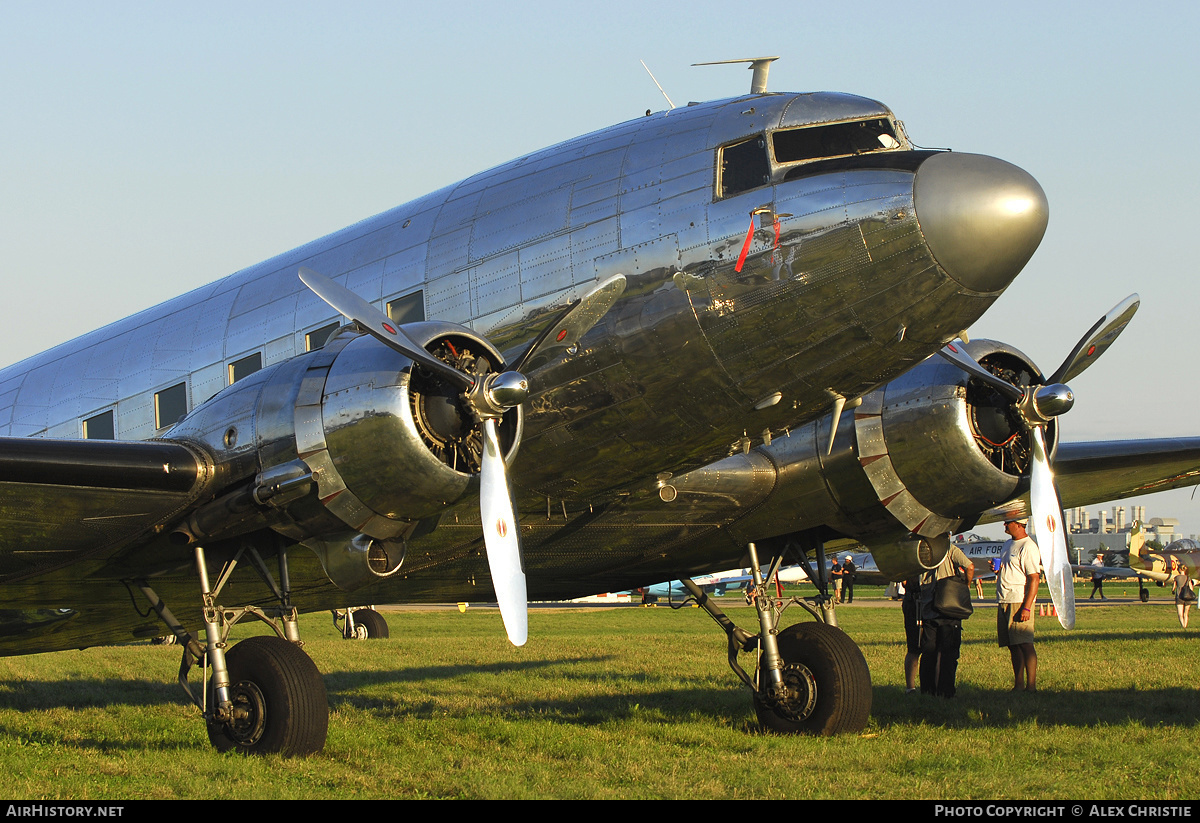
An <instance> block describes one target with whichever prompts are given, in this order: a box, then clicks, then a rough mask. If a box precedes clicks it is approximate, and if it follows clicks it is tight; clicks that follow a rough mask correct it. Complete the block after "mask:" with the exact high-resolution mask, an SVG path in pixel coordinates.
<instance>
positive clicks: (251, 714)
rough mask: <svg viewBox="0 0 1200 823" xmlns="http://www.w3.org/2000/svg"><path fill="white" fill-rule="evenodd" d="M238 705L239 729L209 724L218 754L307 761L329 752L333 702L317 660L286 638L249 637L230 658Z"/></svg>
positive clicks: (231, 683)
mask: <svg viewBox="0 0 1200 823" xmlns="http://www.w3.org/2000/svg"><path fill="white" fill-rule="evenodd" d="M225 662H226V665H228V667H229V682H230V689H231V691H232V697H233V701H234V703H235V705H237V706H239V707H240V708H241V709H243V710H244V712H243V713H244V714H247V715H248V716H247V717H242V718H241V720H240V721H239V722H238V723H235V724H234V725H233V726H229V725H225V724H220V723H209V725H208V739H209V741H211V742H212V744H213V746H214V747H216V749H217V751H222V752H224V751H229V750H231V749H232V750H236V751H239V752H241V753H243V754H281V755H283V756H284V757H304V756H306V755H310V754H316V753H317V752H319V751H321V749H323V748H324V747H325V737H326V735H327V734H328V732H329V699H328V697H327V695H326V693H325V681H324V680H323V679H321V673H320V672H319V671H317V666H316V664H315V663H313V661H312V658H311V657H309V656H308V655H307V654H305V653H304V652H303V651H301V649H300V647H299V646H297V645H296V644H295V643H291V642H289V641H287V640H284V639H282V638H280V637H275V636H265V637H248V638H246V639H245V640H243V641H242V642H240V643H238V644H237V645H236V646H234V647H233V648H231V649H230V650H229V651H228V652H227V653H226V655H225Z"/></svg>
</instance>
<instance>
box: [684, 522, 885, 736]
mask: <svg viewBox="0 0 1200 823" xmlns="http://www.w3.org/2000/svg"><path fill="white" fill-rule="evenodd" d="M748 548H749V552H750V566H751V571H752V574H753V576H754V581H753V583H752V585H751V588H750V590H749V593H748V595H747V599H748V600H749V601H751V602H752V603H753V604H754V606H755V607H756V610H757V612H758V622H759V633H758V634H756V635H752V634H750V633H748V632H746V631H744V630H743V629H740V628H738V627H737V626H736V625H734V623H733V621H731V620H730V619H729V618H728V617H727V616H726V615H725V614H724V612H722V611H721V610H720V609H719V608H718V607H717V606H716V604H714V603H712V602H711V601H710V600H709V598H708V596H707V595H706V594H705V593H704V592H703V590H701V589H700V587H699V586H697V585H696V583H695V582H694V581H692V580H684V581H683V585H684V586H685V587H686V588H687V589H688V591H689V592H691V593H692V596H693V597H694V598H695V599H696V602H697V604H698V605H699V606H700V607H701V608H702V609H704V610H705V611H707V612H708V614H709V616H711V617H712V618H713V620H715V621H716V622H717V624H718V625H719V626H721V628H722V629H724V630H725V633H726V635H727V636H728V637H729V666H730V668H732V669H733V672H734V674H736V675H737V676H738V678H739V679H740V680H741V681H742V682H743V683H744V684H745V685H746V686H747V687H749V689H750V691H751V692H752V694H753V700H754V712H755V714H756V715H757V716H758V721H759V723H761V724H762V725H763V726H764V727H766V728H768V729H772V730H774V731H777V732H788V733H802V734H813V735H834V734H843V733H854V732H859V731H862V730H863V728H865V727H866V724H867V719H868V717H869V716H870V714H871V672H870V670H869V669H868V668H867V661H866V659H865V658H864V657H863V655H862V652H861V651H859V648H858V646H857V645H855V643H854V641H853V640H851V639H850V637H849V636H848V635H846V634H845V633H844V632H843V631H842V630H841V629H839V628H837V627H836V626H835V625H830V624H829V622H827V621H826V620H824V617H825V615H826V610H824V609H821V610H818V608H815V607H814V606H812V605H810V604H808V603H806V602H804V601H803V600H800V599H799V598H795V597H793V598H792V599H791V600H790V601H786V602H785V601H782V600H776V599H774V598H772V597H771V592H770V587H771V585H772V581H773V578H774V577H775V575H776V574H777V573H778V571H779V565H780V563H781V562H782V556H781V557H779V558H776V560H775V562H774V564H773V565H772V566H771V570H770V572H769V573H768V574H767V576H766V577H765V578H764V577H763V574H762V571H761V568H760V566H759V562H758V553H757V550H756V548H755V546H754V544H753V543H751V544H749V546H748ZM818 557H820V555H819V554H818ZM791 605H799V606H800V607H801V608H803V609H805V610H806V611H808V612H809V613H810V614H811V615H812V616H813V617H814V618H815V619H816V621H817V622H815V623H798V624H796V625H794V626H790V627H788V628H786V629H784V630H782V631H780V630H779V620H780V617H781V616H782V614H783V611H784V610H785V609H786V608H788V607H789V606H791ZM818 605H822V604H818ZM741 652H755V653H756V654H757V663H758V665H757V667H756V669H755V675H754V677H750V676H749V675H748V674H746V671H745V670H744V669H743V668H742V667H741V665H740V664H739V663H738V654H739V653H741Z"/></svg>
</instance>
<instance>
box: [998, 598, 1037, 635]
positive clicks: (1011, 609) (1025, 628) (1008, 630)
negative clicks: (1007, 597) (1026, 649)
mask: <svg viewBox="0 0 1200 823" xmlns="http://www.w3.org/2000/svg"><path fill="white" fill-rule="evenodd" d="M997 605H998V608H997V609H996V640H997V643H998V644H999V645H1001V646H1021V645H1024V644H1025V643H1033V610H1032V609H1030V610H1029V619H1028V620H1025V621H1023V622H1021V623H1014V622H1013V618H1014V617H1016V616H1017V614H1018V613H1019V612H1020V611H1021V604H1020V603H999V604H997Z"/></svg>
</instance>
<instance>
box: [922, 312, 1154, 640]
mask: <svg viewBox="0 0 1200 823" xmlns="http://www.w3.org/2000/svg"><path fill="white" fill-rule="evenodd" d="M1140 304H1141V301H1140V299H1139V298H1138V296H1137V295H1136V294H1131V295H1130V296H1129V297H1127V298H1125V299H1124V300H1122V301H1121V302H1120V303H1118V304H1117V305H1116V306H1114V307H1113V309H1112V310H1111V311H1110V312H1109V313H1108V314H1106V315H1105V316H1104V317H1102V318H1100V319H1099V320H1098V321H1097V322H1096V323H1095V325H1093V326H1092V328H1091V329H1089V330H1088V332H1087V334H1085V335H1084V336H1083V337H1082V338H1081V339H1080V341H1079V342H1078V343H1077V344H1076V345H1075V348H1074V349H1072V351H1071V353H1070V354H1068V355H1067V358H1066V359H1065V360H1064V361H1063V363H1062V365H1060V366H1059V367H1058V368H1057V369H1056V370H1055V371H1054V373H1053V374H1052V375H1051V376H1050V377H1049V378H1048V379H1047V380H1046V382H1045V383H1042V384H1041V385H1038V386H1029V387H1028V388H1021V387H1019V386H1014V385H1013V384H1012V383H1009V382H1008V381H1006V380H1003V379H1001V378H1000V377H998V376H996V375H995V374H992V373H991V372H990V371H988V370H987V369H985V368H984V367H983V366H981V365H979V363H977V362H976V361H975V359H974V358H973V357H971V355H969V354H967V352H966V350H965V349H964V348H963V347H962V345H961V344H960V343H958V342H957V341H953V342H951V343H949V344H947V345H946V347H945V348H943V349H942V350H941V351H940V352H938V354H940V355H942V357H944V358H945V359H947V360H949V361H950V362H951V363H953V364H955V365H956V366H958V367H959V368H961V369H962V370H963V371H965V372H967V373H968V374H970V375H971V376H972V377H975V378H977V379H978V380H980V381H982V382H984V383H986V384H987V385H989V386H991V387H992V388H994V389H995V390H996V391H997V392H999V393H1000V394H1001V395H1002V396H1003V397H1005V398H1007V399H1008V401H1009V402H1010V403H1011V404H1012V407H1013V409H1014V410H1015V411H1016V413H1017V416H1018V417H1019V419H1020V420H1021V423H1022V425H1023V426H1024V427H1025V428H1026V430H1028V431H1029V435H1030V441H1031V445H1032V449H1033V459H1032V462H1031V464H1030V467H1029V508H1030V511H1031V517H1030V521H1031V523H1032V527H1033V530H1034V531H1035V532H1036V534H1037V543H1038V548H1039V549H1040V550H1041V554H1042V568H1043V569H1044V570H1045V572H1046V583H1047V585H1048V586H1049V588H1050V599H1051V600H1052V601H1053V602H1054V608H1055V610H1056V611H1057V612H1058V621H1059V622H1060V623H1061V624H1062V625H1063V628H1067V629H1070V628H1074V626H1075V590H1074V588H1073V586H1072V576H1071V563H1070V559H1069V558H1068V557H1067V538H1066V534H1065V532H1064V529H1063V519H1062V503H1061V502H1060V498H1059V494H1058V488H1057V486H1056V485H1055V482H1054V470H1053V468H1052V466H1051V465H1050V458H1049V455H1048V453H1047V449H1046V434H1045V429H1046V425H1047V424H1048V423H1049V422H1050V421H1051V420H1053V419H1054V418H1055V417H1057V416H1058V415H1060V414H1063V413H1065V412H1067V411H1069V410H1070V409H1071V407H1072V406H1073V405H1074V403H1075V393H1074V392H1073V391H1071V388H1070V387H1069V386H1067V385H1066V384H1065V382H1064V381H1066V380H1071V379H1074V378H1075V377H1078V376H1079V375H1080V374H1082V373H1083V372H1084V370H1085V369H1087V368H1088V367H1089V366H1091V365H1092V363H1094V362H1095V361H1096V360H1097V359H1098V358H1099V356H1100V355H1101V354H1103V353H1104V351H1105V350H1106V349H1107V348H1108V347H1109V346H1111V345H1112V343H1113V341H1114V340H1116V339H1117V336H1118V335H1119V334H1120V333H1121V332H1122V331H1124V329H1125V327H1126V326H1127V325H1129V321H1130V320H1131V319H1133V315H1134V313H1135V312H1136V311H1137V309H1138V306H1139V305H1140Z"/></svg>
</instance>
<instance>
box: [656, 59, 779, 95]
mask: <svg viewBox="0 0 1200 823" xmlns="http://www.w3.org/2000/svg"><path fill="white" fill-rule="evenodd" d="M778 59H779V57H778V56H776V57H742V58H740V59H738V60H714V61H713V62H711V63H692V65H693V66H724V65H726V64H729V63H749V64H750V66H749V68H750V69H751V70H752V71H753V72H754V76H753V77H751V78H750V93H751V94H766V93H767V72H769V71H770V70H771V64H772V63H774V62H775V61H776V60H778ZM642 65H643V66H644V65H646V64H645V63H643V64H642ZM646 71H650V69H646ZM651 76H653V75H651ZM655 82H658V81H655ZM659 91H662V87H661V86H660V87H659ZM664 94H665V92H664Z"/></svg>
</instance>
